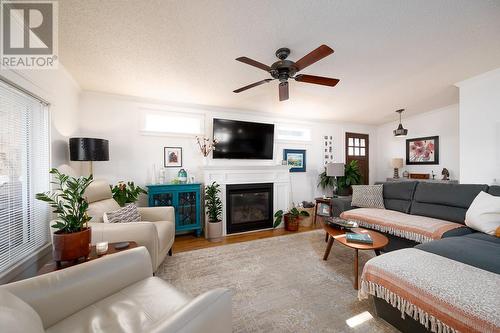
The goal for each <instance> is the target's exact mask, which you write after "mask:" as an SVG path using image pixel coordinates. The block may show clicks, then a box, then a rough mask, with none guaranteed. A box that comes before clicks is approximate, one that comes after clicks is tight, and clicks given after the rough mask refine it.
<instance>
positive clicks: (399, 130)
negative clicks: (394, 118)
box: [393, 109, 408, 137]
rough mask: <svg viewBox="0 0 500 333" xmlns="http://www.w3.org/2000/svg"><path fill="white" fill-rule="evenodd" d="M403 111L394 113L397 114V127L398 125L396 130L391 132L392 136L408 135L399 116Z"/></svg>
mask: <svg viewBox="0 0 500 333" xmlns="http://www.w3.org/2000/svg"><path fill="white" fill-rule="evenodd" d="M404 110H405V109H399V110H396V112H397V113H399V125H398V128H396V129H395V130H394V131H393V133H394V136H398V137H401V136H407V135H408V130H407V129H406V128H404V127H403V124H402V123H401V114H402V113H403V111H404Z"/></svg>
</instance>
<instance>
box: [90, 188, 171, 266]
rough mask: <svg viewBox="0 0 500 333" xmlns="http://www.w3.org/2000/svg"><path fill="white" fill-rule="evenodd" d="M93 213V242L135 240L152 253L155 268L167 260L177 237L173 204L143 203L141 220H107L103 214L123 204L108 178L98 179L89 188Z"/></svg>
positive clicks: (140, 209)
mask: <svg viewBox="0 0 500 333" xmlns="http://www.w3.org/2000/svg"><path fill="white" fill-rule="evenodd" d="M85 197H86V199H87V202H88V203H89V209H88V214H89V216H91V217H92V219H91V220H90V222H89V226H90V227H92V243H93V244H95V243H97V242H121V241H135V242H136V243H137V244H138V245H142V246H144V247H146V249H147V250H148V252H149V254H150V255H151V262H152V265H153V266H152V267H153V271H156V270H157V268H158V266H159V265H160V264H161V263H162V262H163V260H164V259H165V257H166V256H167V253H170V255H171V254H172V250H171V249H172V245H173V244H174V239H175V214H174V208H173V207H139V208H138V209H139V213H140V214H141V219H142V221H141V222H131V223H104V222H103V215H104V213H106V212H112V211H114V210H117V209H119V208H120V206H119V205H118V203H117V202H116V201H115V200H114V199H113V194H112V193H111V189H110V188H109V184H108V183H107V182H106V181H99V180H98V181H94V182H93V183H92V184H90V186H89V187H88V188H87V190H86V191H85Z"/></svg>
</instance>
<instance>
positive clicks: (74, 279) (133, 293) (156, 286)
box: [0, 247, 231, 333]
mask: <svg viewBox="0 0 500 333" xmlns="http://www.w3.org/2000/svg"><path fill="white" fill-rule="evenodd" d="M151 267H152V265H151V260H150V257H149V255H148V252H147V251H146V249H145V248H144V247H139V248H134V249H131V250H127V251H122V252H119V253H116V254H112V255H108V256H104V257H102V258H100V259H96V260H93V261H90V262H86V263H83V264H80V265H76V266H72V267H69V268H66V269H63V270H59V271H55V272H52V273H48V274H45V275H41V276H37V277H34V278H31V279H26V280H22V281H18V282H14V283H11V284H6V285H3V286H0V328H1V331H2V333H17V332H19V333H21V332H22V333H26V332H34V333H40V332H51V333H57V332H65V333H66V332H72V333H78V332H82V333H83V332H131V333H135V332H150V333H196V332H203V333H230V332H231V294H230V292H229V290H227V289H214V290H211V291H208V292H206V293H204V294H202V295H200V296H198V297H196V298H192V297H189V296H187V295H185V294H183V293H182V292H180V291H178V290H176V289H175V288H174V287H173V286H172V285H170V284H169V283H167V282H166V281H164V280H162V279H160V278H158V277H153V276H152V270H151Z"/></svg>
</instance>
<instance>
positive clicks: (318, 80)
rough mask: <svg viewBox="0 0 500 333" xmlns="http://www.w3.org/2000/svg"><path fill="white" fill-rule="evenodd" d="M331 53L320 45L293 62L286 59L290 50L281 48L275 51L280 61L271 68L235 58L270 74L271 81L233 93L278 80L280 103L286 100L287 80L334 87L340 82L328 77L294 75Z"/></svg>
mask: <svg viewBox="0 0 500 333" xmlns="http://www.w3.org/2000/svg"><path fill="white" fill-rule="evenodd" d="M332 53H333V49H331V48H330V47H328V46H326V45H321V46H320V47H318V48H317V49H315V50H313V51H311V52H309V53H308V54H306V55H305V56H303V57H302V58H301V59H300V60H298V61H296V62H294V61H291V60H287V59H286V58H287V57H288V55H289V54H290V49H288V48H286V47H282V48H280V49H278V50H277V51H276V57H278V59H280V60H278V61H276V62H275V63H274V64H272V65H271V66H267V65H264V64H263V63H260V62H258V61H255V60H253V59H250V58H247V57H239V58H236V60H238V61H241V62H243V63H245V64H247V65H250V66H254V67H257V68H260V69H262V70H265V71H266V72H268V73H269V74H271V77H272V79H264V80H262V81H258V82H255V83H252V84H249V85H247V86H244V87H241V88H239V89H236V90H234V91H233V92H235V93H240V92H242V91H245V90H247V89H250V88H253V87H257V86H260V85H261V84H264V83H268V82H271V81H273V80H279V81H280V84H279V96H280V101H285V100H287V99H288V79H294V80H295V81H299V82H305V83H314V84H320V85H323V86H329V87H335V85H336V84H337V83H339V81H340V80H338V79H332V78H329V77H323V76H315V75H307V74H298V75H295V74H296V73H297V72H299V71H301V70H303V69H304V68H306V67H308V66H310V65H312V64H314V63H315V62H317V61H319V60H321V59H323V58H324V57H327V56H329V55H330V54H332Z"/></svg>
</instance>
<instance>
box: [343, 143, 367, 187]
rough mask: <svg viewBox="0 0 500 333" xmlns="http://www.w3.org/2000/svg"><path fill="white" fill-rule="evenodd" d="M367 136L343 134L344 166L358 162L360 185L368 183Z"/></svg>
mask: <svg viewBox="0 0 500 333" xmlns="http://www.w3.org/2000/svg"><path fill="white" fill-rule="evenodd" d="M368 146H369V144H368V134H359V133H346V134H345V156H346V158H345V159H346V164H347V163H350V162H351V161H353V160H357V161H358V165H359V170H360V171H361V184H365V185H367V184H369V183H370V178H369V174H370V165H369V156H368Z"/></svg>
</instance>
